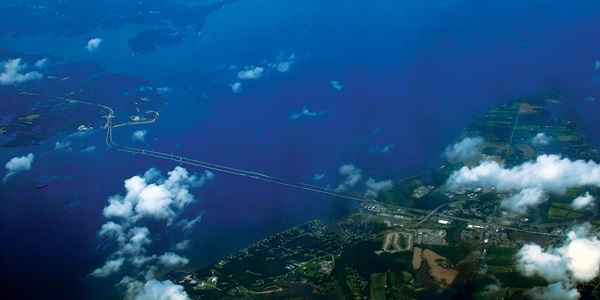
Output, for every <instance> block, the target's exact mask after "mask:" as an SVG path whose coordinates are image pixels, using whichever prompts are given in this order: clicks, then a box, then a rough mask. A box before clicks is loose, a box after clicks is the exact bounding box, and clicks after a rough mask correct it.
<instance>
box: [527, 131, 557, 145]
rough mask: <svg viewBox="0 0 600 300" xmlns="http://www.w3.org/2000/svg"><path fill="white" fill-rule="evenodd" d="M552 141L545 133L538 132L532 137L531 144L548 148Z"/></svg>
mask: <svg viewBox="0 0 600 300" xmlns="http://www.w3.org/2000/svg"><path fill="white" fill-rule="evenodd" d="M551 141H552V137H549V136H547V135H546V134H545V133H543V132H540V133H538V134H536V135H535V136H534V137H533V140H532V141H531V143H533V145H535V146H548V145H550V142H551Z"/></svg>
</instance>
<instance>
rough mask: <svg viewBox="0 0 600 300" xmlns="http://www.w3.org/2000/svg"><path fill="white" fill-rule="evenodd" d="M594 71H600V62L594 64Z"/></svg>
mask: <svg viewBox="0 0 600 300" xmlns="http://www.w3.org/2000/svg"><path fill="white" fill-rule="evenodd" d="M594 70H600V60H597V61H595V62H594Z"/></svg>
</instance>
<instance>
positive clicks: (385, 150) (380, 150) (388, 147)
mask: <svg viewBox="0 0 600 300" xmlns="http://www.w3.org/2000/svg"><path fill="white" fill-rule="evenodd" d="M394 147H396V144H394V143H391V144H388V145H385V146H383V148H382V147H380V146H379V145H373V146H372V147H371V149H369V153H383V154H388V153H390V152H392V149H393V148H394Z"/></svg>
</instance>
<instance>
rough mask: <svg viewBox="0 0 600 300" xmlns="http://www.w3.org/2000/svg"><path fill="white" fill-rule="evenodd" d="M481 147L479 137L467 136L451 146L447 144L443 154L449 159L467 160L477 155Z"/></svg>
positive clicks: (481, 143)
mask: <svg viewBox="0 0 600 300" xmlns="http://www.w3.org/2000/svg"><path fill="white" fill-rule="evenodd" d="M482 149H483V139H482V138H481V137H474V138H470V137H467V138H464V139H463V140H462V141H460V142H458V143H456V144H454V145H452V146H448V147H447V148H446V150H445V151H444V154H445V155H446V157H447V158H448V159H449V160H453V161H467V160H470V159H473V158H477V157H479V155H480V154H481V150H482Z"/></svg>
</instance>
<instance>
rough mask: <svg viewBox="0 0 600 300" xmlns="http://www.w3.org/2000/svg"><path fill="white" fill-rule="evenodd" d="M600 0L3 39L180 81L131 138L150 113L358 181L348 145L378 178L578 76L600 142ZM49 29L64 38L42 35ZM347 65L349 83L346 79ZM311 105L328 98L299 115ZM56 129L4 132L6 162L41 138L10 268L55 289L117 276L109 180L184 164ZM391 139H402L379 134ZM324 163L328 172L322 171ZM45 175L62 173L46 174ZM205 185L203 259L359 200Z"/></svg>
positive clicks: (5, 245)
mask: <svg viewBox="0 0 600 300" xmlns="http://www.w3.org/2000/svg"><path fill="white" fill-rule="evenodd" d="M599 6H600V4H597V3H596V2H595V1H579V2H577V3H575V4H573V3H569V4H566V2H564V1H544V2H543V3H541V2H539V1H502V2H497V1H483V2H482V1H377V3H375V4H374V3H371V2H367V1H326V2H323V1H299V0H298V1H275V0H247V1H240V2H238V3H235V4H230V5H228V6H226V7H225V8H223V9H221V10H220V11H218V12H216V13H214V14H213V15H211V16H210V17H209V19H208V21H207V23H206V25H205V27H204V29H203V31H202V35H200V37H199V38H197V39H194V40H193V41H191V42H189V43H185V44H180V45H174V46H170V47H167V48H163V49H159V50H157V51H155V52H151V53H148V54H144V55H136V56H131V53H130V52H129V49H128V48H127V47H126V46H124V45H126V40H127V38H128V37H129V36H130V34H131V32H134V31H135V30H134V29H132V28H125V29H122V30H116V31H102V32H99V33H98V34H99V35H101V36H102V38H103V39H104V42H103V43H104V45H103V47H104V48H102V47H101V48H99V50H98V51H97V53H94V54H93V55H90V54H89V53H86V52H83V51H82V49H81V47H82V46H81V47H80V46H79V43H81V41H82V38H67V39H65V40H61V43H55V44H52V41H53V38H52V37H50V36H40V37H37V36H33V37H22V38H19V39H15V40H11V39H9V38H3V40H2V42H7V43H8V42H11V45H12V47H16V49H17V50H19V51H23V52H30V53H48V51H52V52H55V53H52V54H58V55H62V56H64V58H65V61H66V62H79V61H93V62H97V63H99V64H102V65H104V66H107V67H109V68H111V69H113V70H116V71H120V72H124V73H128V74H132V75H136V76H140V77H143V78H145V79H149V80H152V81H154V82H155V83H156V84H157V86H167V87H169V88H170V90H171V91H170V92H168V93H167V100H168V104H167V106H165V107H164V109H163V110H162V111H161V117H160V118H159V120H158V121H157V122H156V123H155V124H151V125H147V126H143V127H140V128H133V127H131V128H119V129H117V130H115V140H117V141H118V142H121V143H130V137H131V134H132V132H133V131H134V130H137V129H147V130H148V131H149V132H148V135H147V140H146V143H144V144H143V147H147V148H152V149H155V150H158V151H163V152H173V153H174V154H178V155H182V156H186V157H191V158H195V159H200V160H205V161H209V162H214V163H221V164H225V165H229V166H233V167H237V168H241V169H247V170H253V171H259V172H262V173H265V174H269V175H273V176H277V177H282V178H286V179H290V180H293V181H300V182H307V183H313V184H315V183H316V184H320V185H331V186H334V187H335V186H336V185H337V184H338V183H340V182H341V181H343V178H340V177H339V176H338V175H337V173H336V171H337V168H338V167H339V166H340V165H342V164H346V163H353V164H355V165H356V166H357V167H358V168H361V169H362V170H363V176H364V177H365V179H366V178H368V177H369V176H371V177H373V178H375V179H377V180H384V179H400V178H403V177H405V176H410V175H412V174H415V173H418V172H420V171H423V170H426V169H429V168H432V167H436V166H437V165H439V164H440V163H441V162H442V160H441V158H440V155H441V153H442V152H443V149H444V148H445V147H446V146H447V145H448V144H450V143H452V142H453V141H454V140H455V139H456V138H457V137H458V135H459V134H460V133H461V130H462V128H463V126H464V125H466V124H467V123H468V122H469V121H470V120H471V119H473V118H475V117H477V116H480V115H481V114H482V113H484V112H485V111H487V110H489V109H491V108H493V107H494V106H496V105H499V104H502V103H504V102H506V101H508V100H510V99H511V98H513V97H516V96H520V95H524V94H529V93H534V92H538V91H540V90H544V89H548V88H558V89H563V90H565V91H566V93H567V98H566V101H567V105H566V107H567V108H568V114H569V115H571V116H574V117H577V118H578V119H577V120H576V121H579V122H581V123H582V125H583V127H584V129H585V130H586V133H587V134H588V136H589V137H590V141H591V142H592V143H593V144H594V143H595V145H600V143H599V142H598V141H600V136H597V133H595V132H600V131H599V130H598V129H600V128H599V127H600V124H598V122H597V121H596V120H595V119H594V115H595V114H596V113H597V111H598V109H599V108H598V107H597V105H595V103H589V101H588V102H585V101H584V99H585V98H586V97H596V98H599V97H600V93H599V84H600V83H599V82H598V80H597V79H596V80H595V79H594V78H595V77H596V78H597V76H599V75H600V71H598V70H594V68H593V65H594V62H595V61H596V60H599V59H600V39H598V37H597V33H598V32H599V30H600V7H599ZM86 38H87V37H86ZM36 41H37V42H45V43H50V44H52V46H51V47H49V48H46V49H40V48H39V47H38V46H37V43H35V42H36ZM280 53H283V56H284V57H288V56H290V55H292V54H294V55H295V57H296V58H295V59H294V64H293V65H292V68H291V70H290V71H289V72H286V73H278V72H276V71H275V70H273V69H270V68H269V67H268V66H267V65H268V64H269V63H274V62H276V61H277V57H278V55H279V54H280ZM265 61H266V63H265ZM231 65H236V66H237V67H238V70H239V69H240V68H243V67H245V66H259V65H261V66H264V67H265V69H266V72H265V74H264V75H263V77H262V78H260V79H258V80H253V81H243V82H242V84H243V91H242V92H241V93H239V94H234V93H232V92H231V90H230V89H229V86H228V85H229V84H231V83H233V82H235V81H237V79H236V78H235V77H236V74H237V71H228V70H227V68H229V67H230V66H231ZM331 80H337V81H339V82H340V83H341V84H342V85H343V87H344V88H343V90H342V91H337V90H335V89H333V88H332V87H331V85H330V81H331ZM599 99H600V98H599ZM303 107H306V108H308V109H309V110H310V111H317V112H318V111H323V112H325V113H324V114H323V115H320V116H317V117H314V118H307V119H298V120H291V119H289V118H288V116H289V115H290V114H291V113H293V112H299V111H301V110H302V108H303ZM59 139H60V138H59ZM55 141H56V140H53V141H48V142H47V143H46V144H44V145H42V146H39V147H32V148H28V149H1V150H0V161H2V162H5V161H8V160H9V159H10V158H11V157H14V156H22V155H26V154H27V153H29V152H33V153H34V154H35V155H36V158H35V162H34V166H33V170H32V171H30V172H23V173H19V174H17V175H15V177H14V178H12V180H11V181H10V184H1V185H0V199H2V201H1V203H0V233H1V238H2V241H3V242H2V246H0V260H1V266H2V268H1V269H2V270H3V271H2V272H3V274H2V276H3V278H7V281H6V282H9V283H11V285H12V286H14V287H18V289H20V288H24V287H26V286H29V284H30V283H31V282H32V281H33V282H34V283H33V285H34V286H36V287H41V288H39V290H41V291H44V294H45V295H60V296H64V297H67V298H71V297H68V296H72V295H75V297H72V298H91V297H92V296H93V295H96V294H101V293H102V291H104V290H105V289H106V288H108V287H112V286H113V285H114V284H115V283H116V282H115V280H116V281H118V279H109V280H105V281H103V280H98V279H93V278H90V277H87V276H86V274H89V273H90V272H91V271H93V270H94V269H95V268H96V267H99V266H101V265H102V263H103V261H104V259H105V258H106V256H107V255H108V254H109V253H110V251H109V249H108V248H110V247H108V246H107V245H106V244H104V243H103V242H102V241H101V240H100V239H99V238H98V237H97V236H96V233H97V231H98V229H99V228H100V226H101V224H102V223H104V221H105V220H104V218H103V217H102V208H103V207H104V206H105V205H106V201H107V199H108V197H109V196H111V195H115V194H118V193H121V194H122V193H124V188H123V186H122V185H123V180H125V179H127V178H130V177H132V176H133V175H136V174H139V173H143V172H144V171H146V170H147V169H149V168H151V167H156V168H158V169H160V170H162V171H163V173H166V172H167V171H170V170H172V169H173V168H174V164H172V163H170V162H165V161H160V160H157V159H152V158H146V157H139V156H130V155H128V154H123V153H118V152H115V151H113V150H110V149H107V148H106V147H105V146H104V144H103V133H102V132H98V133H97V134H95V135H92V136H88V137H86V138H84V139H82V140H81V141H78V143H81V144H78V147H80V148H83V147H84V146H85V147H87V146H91V145H95V146H96V147H97V150H96V152H95V153H93V154H76V152H74V153H57V152H55V151H53V150H52V149H53V145H54V142H55ZM594 141H595V142H594ZM390 144H394V147H393V148H391V151H390V152H389V153H381V152H377V151H373V149H381V148H383V147H384V146H386V145H390ZM140 145H142V144H138V146H140ZM80 148H77V149H80ZM187 168H188V170H189V171H191V172H198V173H202V172H203V170H200V169H195V168H191V167H187ZM320 173H325V174H327V176H326V177H325V179H324V180H323V181H320V182H318V183H317V182H314V181H312V180H313V176H314V175H315V174H320ZM41 183H48V186H47V187H45V188H43V189H36V186H37V185H39V184H41ZM356 192H357V193H363V192H364V190H363V189H361V188H360V187H357V189H356ZM194 194H195V196H196V197H197V199H198V200H199V202H198V203H196V204H194V205H193V206H191V207H190V209H189V211H187V212H186V214H187V215H195V214H197V213H201V212H204V215H203V219H202V221H201V222H200V224H198V225H197V227H196V229H195V230H194V231H193V243H192V244H193V247H192V248H191V249H190V250H188V251H187V252H185V253H183V254H184V255H186V256H187V257H188V258H190V259H191V262H190V266H191V267H200V266H203V265H205V264H208V263H210V262H212V261H214V260H216V259H218V258H220V257H222V256H225V255H228V254H230V253H232V252H233V251H235V250H237V249H240V248H242V247H244V246H245V245H247V244H248V243H250V242H253V241H256V240H258V239H260V238H261V237H264V236H266V235H269V234H272V233H275V232H277V231H280V230H283V229H286V228H289V227H291V226H293V225H296V224H299V223H302V222H305V221H308V220H311V219H315V218H318V219H321V220H323V221H325V222H333V221H335V220H337V219H338V218H341V217H343V216H345V215H347V214H348V213H349V212H351V210H352V204H351V203H349V202H345V201H340V200H335V199H332V198H331V197H328V196H324V195H319V194H311V193H308V192H304V191H298V190H293V189H289V188H285V187H280V186H275V185H271V184H268V183H263V182H258V181H253V180H251V179H247V178H240V177H235V176H231V175H226V174H216V177H215V179H214V181H213V182H211V183H209V184H207V185H206V186H204V187H202V188H200V189H196V190H194ZM162 251H165V250H164V249H163V250H162ZM119 279H120V278H119ZM23 283H26V285H23ZM15 290H17V288H15Z"/></svg>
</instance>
